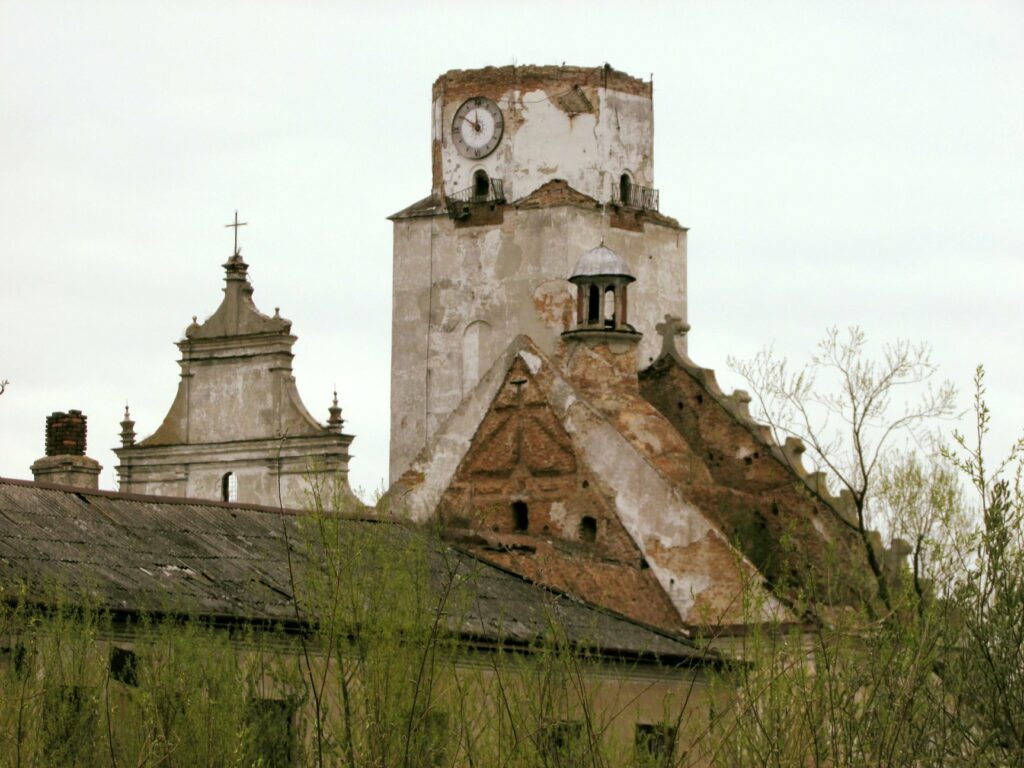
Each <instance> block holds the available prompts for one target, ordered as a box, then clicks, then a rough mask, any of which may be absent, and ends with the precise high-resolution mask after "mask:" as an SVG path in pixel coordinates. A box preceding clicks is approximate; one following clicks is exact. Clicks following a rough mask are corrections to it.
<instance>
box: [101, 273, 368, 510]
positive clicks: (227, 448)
mask: <svg viewBox="0 0 1024 768" xmlns="http://www.w3.org/2000/svg"><path fill="white" fill-rule="evenodd" d="M224 268H225V271H226V276H225V283H226V287H225V288H224V300H223V302H222V303H221V305H220V307H219V308H218V309H217V311H216V312H214V314H213V315H212V316H210V318H209V319H207V320H206V322H204V323H202V324H199V323H197V322H196V321H195V318H193V321H192V324H191V325H190V326H189V327H188V328H187V329H186V331H185V338H184V339H182V340H181V341H179V342H178V349H179V350H180V351H181V360H180V361H179V364H180V366H181V382H180V383H179V385H178V393H177V396H176V397H175V399H174V403H173V404H172V405H171V409H170V411H169V412H168V414H167V416H166V417H165V418H164V421H163V423H162V424H161V425H160V427H159V428H158V429H157V430H156V432H154V433H153V434H152V435H151V436H149V437H147V438H146V439H145V440H142V441H141V442H139V443H135V442H134V431H133V426H134V423H133V422H131V421H129V420H128V417H127V414H126V421H125V422H124V423H123V424H122V426H123V432H122V442H123V445H122V447H121V448H119V449H115V453H116V454H117V456H118V459H119V461H120V463H119V464H118V466H117V473H118V478H119V480H120V489H121V491H122V492H124V493H142V494H153V495H162V496H186V497H192V498H200V499H219V500H224V501H238V502H244V503H249V504H263V505H268V506H276V505H278V504H282V505H283V506H285V507H288V508H302V507H304V506H306V505H308V504H309V503H310V499H309V491H310V489H311V487H312V486H317V487H318V488H320V489H322V494H321V495H322V498H323V499H324V500H325V501H327V502H328V503H329V502H330V500H331V499H334V498H336V497H338V496H339V495H340V496H342V497H346V498H347V497H349V496H350V492H349V489H348V446H349V444H350V443H351V442H352V436H351V435H348V434H345V433H344V432H343V431H342V427H343V423H344V422H343V420H342V418H341V409H340V408H338V406H337V400H336V399H335V402H334V405H333V407H332V408H330V409H329V412H330V419H329V420H328V423H327V424H326V425H322V424H320V423H319V422H318V421H317V420H316V419H314V418H313V416H312V415H310V413H309V411H307V410H306V407H305V406H304V405H303V404H302V401H301V399H300V398H299V393H298V390H297V389H296V387H295V377H294V376H293V375H292V357H293V354H292V346H293V345H294V344H295V341H296V337H295V336H293V335H292V333H291V321H290V320H286V319H284V318H282V317H281V316H280V314H279V313H277V312H276V311H275V314H274V316H273V317H269V316H267V315H264V314H262V313H261V312H260V311H259V310H258V309H257V308H256V305H255V304H254V303H253V301H252V293H253V288H252V285H251V284H250V283H249V279H248V276H247V269H248V267H247V265H246V263H245V262H244V261H243V260H242V257H241V255H240V254H238V253H236V254H235V255H234V256H232V257H231V258H230V259H229V260H228V262H227V263H226V264H225V265H224Z"/></svg>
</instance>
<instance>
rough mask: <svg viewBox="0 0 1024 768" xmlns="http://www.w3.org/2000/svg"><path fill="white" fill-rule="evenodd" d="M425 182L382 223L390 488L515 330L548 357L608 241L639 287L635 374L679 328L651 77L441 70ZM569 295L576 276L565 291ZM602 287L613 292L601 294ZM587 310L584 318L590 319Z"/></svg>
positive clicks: (620, 311) (677, 229)
mask: <svg viewBox="0 0 1024 768" xmlns="http://www.w3.org/2000/svg"><path fill="white" fill-rule="evenodd" d="M432 95H433V101H432V134H433V135H432V138H433V142H432V149H431V151H432V169H433V170H432V184H431V193H430V195H428V196H427V197H426V198H424V199H423V200H420V201H419V202H417V203H414V204H413V205H411V206H409V207H408V208H405V209H404V210H402V211H400V212H398V213H396V214H394V215H393V216H391V217H390V218H391V220H392V222H393V224H394V279H393V288H392V291H393V302H392V348H391V467H390V476H391V481H394V480H396V479H397V478H398V477H399V476H400V475H401V474H402V473H403V472H404V471H405V470H406V469H407V468H408V466H409V465H410V463H411V462H412V460H413V459H414V458H415V457H416V455H417V454H418V453H419V451H420V450H421V449H422V448H423V447H424V446H425V445H427V444H428V443H429V441H430V440H431V437H432V435H434V434H435V433H436V432H437V430H438V427H439V426H440V425H441V423H442V422H443V421H444V420H445V419H447V418H448V416H449V415H450V414H451V413H452V412H453V411H455V409H456V408H458V406H459V404H460V403H461V402H462V399H463V398H464V397H465V396H466V395H467V394H468V393H469V392H470V391H471V390H472V389H473V387H474V386H475V385H476V383H477V382H478V381H479V379H480V377H481V376H482V375H483V374H484V373H486V372H487V370H488V369H489V368H490V366H491V364H492V363H493V362H494V361H495V359H497V357H498V355H499V354H500V353H501V352H502V350H504V349H505V347H506V346H507V345H508V344H509V343H510V342H511V341H512V340H513V339H514V338H515V337H516V336H518V335H519V334H525V335H527V336H529V337H530V338H531V339H533V341H534V343H535V344H537V346H538V347H539V348H540V349H542V350H544V351H545V352H546V353H549V354H550V353H553V352H554V349H555V346H556V344H558V343H560V339H561V334H562V332H563V331H565V330H566V329H567V328H570V327H572V326H573V325H574V324H575V321H576V320H577V317H578V313H579V311H580V309H579V305H578V303H577V297H578V295H582V294H581V293H579V292H577V291H572V290H571V286H570V284H569V283H567V282H566V281H567V278H568V277H570V275H571V274H572V272H573V270H574V267H575V266H576V264H577V261H578V260H579V258H580V255H581V254H583V253H585V252H587V251H588V250H591V249H593V247H594V243H598V242H601V243H604V244H606V245H607V248H608V249H610V250H611V251H614V253H615V254H618V258H620V259H621V262H622V267H623V268H624V269H625V274H628V275H629V280H626V279H625V276H624V275H620V276H618V277H616V278H615V279H613V280H610V281H608V286H606V288H611V290H610V291H605V293H608V294H609V295H610V296H611V298H610V299H608V298H606V297H605V295H604V293H602V295H601V297H600V302H601V305H600V307H599V308H598V314H599V315H600V317H601V322H602V323H603V322H604V313H605V306H604V302H606V301H610V302H612V305H610V312H611V317H612V318H613V319H614V318H619V319H621V320H622V322H625V313H626V311H627V310H626V304H625V284H626V282H629V281H631V280H632V279H633V278H636V279H637V282H636V285H635V286H632V287H633V288H634V289H635V295H634V296H631V298H633V299H634V300H635V306H636V307H637V311H636V312H631V314H630V321H631V322H632V323H633V326H635V329H636V331H637V332H638V337H639V334H642V337H639V341H638V359H639V363H640V365H641V366H645V365H647V364H648V363H649V362H652V361H653V360H654V359H655V358H656V357H657V356H658V352H659V350H658V346H657V342H656V341H655V340H656V339H657V334H656V333H655V328H654V326H655V325H656V323H658V322H659V319H660V318H661V317H663V316H664V315H665V314H672V315H677V316H679V317H681V318H683V319H684V320H685V318H686V229H685V227H682V226H680V225H679V223H678V222H677V221H676V220H675V219H673V218H670V217H668V216H666V215H664V214H662V213H661V212H660V211H659V200H658V190H657V189H656V188H655V186H654V183H655V182H654V116H653V115H654V110H653V101H652V97H653V86H652V84H651V82H649V81H644V80H641V79H639V78H635V77H632V76H630V75H627V74H625V73H623V72H618V71H616V70H614V69H613V68H612V67H610V66H608V65H605V66H603V67H595V68H588V67H566V66H561V67H557V66H522V67H517V66H511V67H486V68H484V69H477V70H453V71H450V72H446V73H445V74H443V75H441V76H440V77H439V78H438V79H437V80H436V81H435V83H434V86H433V94H432ZM574 282H576V283H577V285H578V281H574ZM613 283H614V285H613ZM588 311H589V309H588Z"/></svg>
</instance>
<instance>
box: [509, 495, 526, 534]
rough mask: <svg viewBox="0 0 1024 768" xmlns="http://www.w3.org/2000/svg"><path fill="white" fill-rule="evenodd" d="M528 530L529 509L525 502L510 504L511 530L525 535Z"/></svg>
mask: <svg viewBox="0 0 1024 768" xmlns="http://www.w3.org/2000/svg"><path fill="white" fill-rule="evenodd" d="M529 529H530V508H529V507H528V506H527V505H526V502H525V501H513V502H512V530H514V531H515V532H516V533H526V531H528V530H529Z"/></svg>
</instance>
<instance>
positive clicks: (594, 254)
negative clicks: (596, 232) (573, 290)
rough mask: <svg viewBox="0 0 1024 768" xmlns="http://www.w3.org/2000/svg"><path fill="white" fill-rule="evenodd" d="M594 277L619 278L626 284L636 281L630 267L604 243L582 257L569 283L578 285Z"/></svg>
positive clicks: (570, 276)
mask: <svg viewBox="0 0 1024 768" xmlns="http://www.w3.org/2000/svg"><path fill="white" fill-rule="evenodd" d="M594 277H618V278H622V279H623V282H626V283H631V282H633V281H634V280H636V277H634V276H633V273H632V272H631V271H630V269H629V265H627V264H626V262H625V261H623V260H622V257H621V256H619V255H618V254H617V253H615V251H613V250H612V249H611V248H609V247H608V246H606V245H605V244H604V242H603V241H602V243H601V244H600V245H599V246H597V247H596V248H591V249H590V250H589V251H587V252H586V253H584V254H583V255H582V256H581V257H580V260H579V261H577V262H576V266H575V267H574V268H573V270H572V274H571V275H569V282H571V283H578V282H580V281H582V280H587V279H589V278H594Z"/></svg>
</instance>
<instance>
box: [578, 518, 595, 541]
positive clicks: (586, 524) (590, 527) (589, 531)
mask: <svg viewBox="0 0 1024 768" xmlns="http://www.w3.org/2000/svg"><path fill="white" fill-rule="evenodd" d="M596 539H597V520H595V519H594V518H592V517H591V516H590V515H585V516H584V517H583V519H582V520H580V541H595V540H596Z"/></svg>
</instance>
